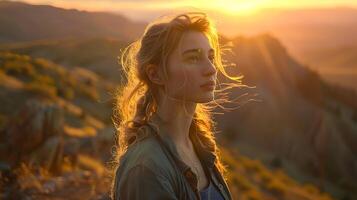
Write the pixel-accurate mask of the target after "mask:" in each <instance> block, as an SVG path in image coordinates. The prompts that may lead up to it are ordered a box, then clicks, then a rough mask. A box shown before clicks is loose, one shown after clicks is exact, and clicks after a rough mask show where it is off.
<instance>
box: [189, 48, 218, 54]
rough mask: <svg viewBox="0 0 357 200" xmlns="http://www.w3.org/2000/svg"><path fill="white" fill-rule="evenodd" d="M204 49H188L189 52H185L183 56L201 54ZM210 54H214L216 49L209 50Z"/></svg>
mask: <svg viewBox="0 0 357 200" xmlns="http://www.w3.org/2000/svg"><path fill="white" fill-rule="evenodd" d="M201 51H202V49H201V48H197V49H188V50H185V51H184V52H183V53H182V55H185V54H187V53H201ZM208 52H209V53H211V52H212V53H214V49H209V50H208Z"/></svg>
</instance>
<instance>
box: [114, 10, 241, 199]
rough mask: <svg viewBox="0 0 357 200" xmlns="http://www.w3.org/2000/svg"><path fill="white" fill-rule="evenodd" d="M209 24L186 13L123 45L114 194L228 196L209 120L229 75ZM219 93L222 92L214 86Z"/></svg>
mask: <svg viewBox="0 0 357 200" xmlns="http://www.w3.org/2000/svg"><path fill="white" fill-rule="evenodd" d="M221 53H222V48H221V46H220V44H219V42H218V35H217V32H216V30H215V28H214V26H213V25H212V21H211V20H210V19H209V18H208V17H207V16H206V14H204V13H198V12H189V13H184V14H180V15H177V16H174V17H171V18H169V17H166V18H163V19H161V20H158V21H156V22H153V23H151V24H149V25H148V27H147V28H146V30H145V33H144V34H143V36H142V37H141V38H140V39H139V40H138V41H136V42H134V43H132V44H131V45H130V46H129V47H127V48H126V49H125V51H124V52H123V54H122V57H121V64H122V67H123V72H124V74H125V83H124V84H123V87H122V88H121V90H119V93H118V98H117V105H116V109H115V111H116V118H114V122H115V125H116V128H117V130H118V149H117V152H116V161H117V165H116V168H115V175H114V181H113V187H112V198H113V199H121V200H126V199H128V200H129V199H130V200H136V199H148V200H149V199H215V200H223V199H225V200H227V199H231V198H232V197H231V194H230V191H229V189H228V186H227V183H226V181H225V178H224V172H225V167H224V166H223V165H222V163H221V160H220V156H219V150H218V148H217V145H216V141H215V137H214V131H213V128H214V127H213V122H212V119H211V111H212V108H213V106H212V102H213V104H216V105H218V101H217V98H215V94H217V92H219V90H216V89H215V88H216V83H217V72H218V71H219V72H221V73H222V74H223V75H224V76H226V77H228V78H230V79H231V80H234V81H236V83H238V84H239V83H240V78H241V77H230V76H229V75H227V73H226V71H225V69H224V66H223V64H222V60H221ZM220 91H223V89H222V90H220Z"/></svg>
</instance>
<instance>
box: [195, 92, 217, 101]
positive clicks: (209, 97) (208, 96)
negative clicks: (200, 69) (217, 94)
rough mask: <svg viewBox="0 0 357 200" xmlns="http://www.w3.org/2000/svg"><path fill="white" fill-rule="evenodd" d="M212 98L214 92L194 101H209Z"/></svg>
mask: <svg viewBox="0 0 357 200" xmlns="http://www.w3.org/2000/svg"><path fill="white" fill-rule="evenodd" d="M213 100H214V93H213V92H212V93H211V94H207V95H204V96H201V97H200V98H198V99H197V101H196V103H209V102H211V101H213Z"/></svg>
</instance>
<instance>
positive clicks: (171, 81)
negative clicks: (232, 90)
mask: <svg viewBox="0 0 357 200" xmlns="http://www.w3.org/2000/svg"><path fill="white" fill-rule="evenodd" d="M214 55H215V54H214V49H213V48H212V46H211V44H210V42H209V40H208V38H207V36H205V35H204V34H203V33H201V32H198V31H187V32H185V33H184V34H183V36H182V39H181V46H180V44H179V45H178V47H177V48H176V49H175V50H174V51H173V52H172V53H171V55H170V56H169V57H168V65H167V72H168V80H167V82H166V83H165V85H166V87H167V93H168V95H169V96H170V97H172V98H175V99H180V100H185V101H190V102H195V103H206V102H209V101H212V100H213V99H214V92H213V91H214V88H215V86H216V77H217V70H216V68H215V66H214V65H213V60H214Z"/></svg>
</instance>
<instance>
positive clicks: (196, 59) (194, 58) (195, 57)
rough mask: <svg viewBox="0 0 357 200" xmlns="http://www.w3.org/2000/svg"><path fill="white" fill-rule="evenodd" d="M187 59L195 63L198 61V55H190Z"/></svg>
mask: <svg viewBox="0 0 357 200" xmlns="http://www.w3.org/2000/svg"><path fill="white" fill-rule="evenodd" d="M187 60H188V61H190V62H194V63H195V62H198V60H199V57H198V56H190V57H188V59H187Z"/></svg>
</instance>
